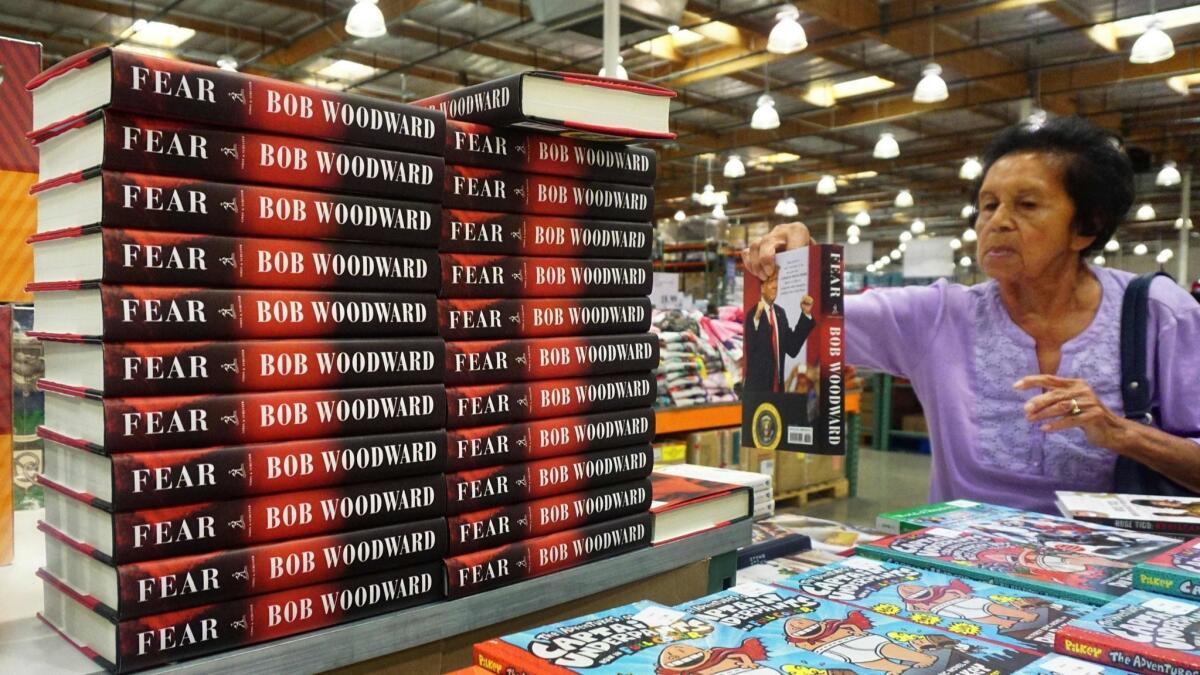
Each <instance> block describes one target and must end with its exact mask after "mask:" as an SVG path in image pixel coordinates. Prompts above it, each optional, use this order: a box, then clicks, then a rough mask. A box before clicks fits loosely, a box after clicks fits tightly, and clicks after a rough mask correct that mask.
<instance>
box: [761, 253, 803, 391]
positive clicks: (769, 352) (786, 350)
mask: <svg viewBox="0 0 1200 675" xmlns="http://www.w3.org/2000/svg"><path fill="white" fill-rule="evenodd" d="M778 294H779V276H778V275H775V276H773V277H771V278H769V279H767V280H765V281H763V282H762V289H761V292H760V294H759V300H758V305H757V306H756V307H755V308H754V309H753V310H752V311H750V312H749V313H747V314H746V337H745V342H746V375H745V377H746V390H747V391H770V392H783V391H786V390H787V389H786V387H785V381H786V378H787V374H786V373H785V372H784V366H785V364H786V363H787V358H788V357H789V356H791V357H795V356H797V355H799V354H800V350H801V348H803V347H804V342H805V340H807V339H808V334H809V333H810V332H812V329H813V326H814V325H815V324H816V322H815V321H814V320H813V318H812V310H813V299H812V296H810V295H805V296H804V298H803V299H802V300H801V301H800V312H801V314H800V318H799V319H798V320H797V321H796V325H795V327H792V325H791V322H790V321H789V320H788V315H787V312H786V311H785V310H784V309H783V307H780V306H779V305H777V304H775V298H776V297H777V296H778Z"/></svg>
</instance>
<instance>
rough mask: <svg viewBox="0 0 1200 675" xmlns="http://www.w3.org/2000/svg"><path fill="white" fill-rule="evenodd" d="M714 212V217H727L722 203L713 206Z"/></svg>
mask: <svg viewBox="0 0 1200 675" xmlns="http://www.w3.org/2000/svg"><path fill="white" fill-rule="evenodd" d="M712 214H713V218H724V217H725V207H724V206H722V205H721V204H717V205H716V206H714V207H713V210H712Z"/></svg>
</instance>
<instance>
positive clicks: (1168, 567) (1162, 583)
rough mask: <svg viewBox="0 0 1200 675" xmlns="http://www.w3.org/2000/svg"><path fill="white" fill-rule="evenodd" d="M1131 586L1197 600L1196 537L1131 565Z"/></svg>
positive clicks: (1199, 548)
mask: <svg viewBox="0 0 1200 675" xmlns="http://www.w3.org/2000/svg"><path fill="white" fill-rule="evenodd" d="M1133 587H1134V588H1137V589H1138V590H1142V591H1150V592H1152V593H1164V594H1166V595H1177V596H1179V597H1181V598H1188V599H1190V600H1197V601H1200V539H1193V540H1191V541H1189V542H1187V543H1184V544H1180V545H1179V546H1177V547H1175V548H1173V549H1171V550H1170V551H1167V552H1165V553H1160V554H1159V555H1157V556H1155V557H1153V558H1151V559H1149V560H1147V561H1146V562H1143V563H1139V564H1138V566H1137V567H1135V568H1133Z"/></svg>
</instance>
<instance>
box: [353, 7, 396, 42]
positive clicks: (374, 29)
mask: <svg viewBox="0 0 1200 675" xmlns="http://www.w3.org/2000/svg"><path fill="white" fill-rule="evenodd" d="M346 32H347V33H349V34H351V35H353V36H354V37H360V38H377V37H383V36H384V35H387V22H386V21H384V19H383V12H382V11H380V9H379V0H354V6H353V7H351V8H350V13H349V14H347V15H346Z"/></svg>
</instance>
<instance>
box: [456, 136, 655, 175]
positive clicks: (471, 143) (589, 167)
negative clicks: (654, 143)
mask: <svg viewBox="0 0 1200 675" xmlns="http://www.w3.org/2000/svg"><path fill="white" fill-rule="evenodd" d="M443 156H444V157H445V158H446V162H447V163H448V164H462V165H465V166H478V167H483V168H486V169H505V170H508V171H520V172H523V173H543V174H549V175H552V176H570V177H572V178H583V179H586V180H600V181H606V182H610V183H629V184H631V185H654V176H655V171H656V168H657V162H656V157H655V154H654V151H653V150H650V149H649V148H639V147H637V146H633V145H619V144H616V143H603V142H598V141H587V140H581V139H579V138H572V137H569V136H552V135H548V134H540V133H536V132H529V131H525V130H523V129H517V128H512V127H509V128H497V127H489V126H485V125H482V124H471V123H470V122H456V121H448V122H446V152H445V154H444V155H443Z"/></svg>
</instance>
